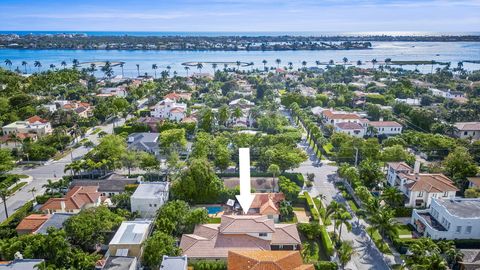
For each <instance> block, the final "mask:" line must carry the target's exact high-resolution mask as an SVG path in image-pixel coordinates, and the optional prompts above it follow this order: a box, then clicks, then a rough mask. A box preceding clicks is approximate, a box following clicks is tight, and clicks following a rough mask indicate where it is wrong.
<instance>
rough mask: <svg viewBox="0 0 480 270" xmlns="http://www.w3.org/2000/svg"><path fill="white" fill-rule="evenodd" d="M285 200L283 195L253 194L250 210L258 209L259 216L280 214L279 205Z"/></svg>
mask: <svg viewBox="0 0 480 270" xmlns="http://www.w3.org/2000/svg"><path fill="white" fill-rule="evenodd" d="M283 200H285V195H284V194H283V193H255V198H254V199H253V202H252V205H251V206H250V208H258V209H260V211H259V214H261V215H273V214H280V210H279V203H280V202H281V201H283Z"/></svg>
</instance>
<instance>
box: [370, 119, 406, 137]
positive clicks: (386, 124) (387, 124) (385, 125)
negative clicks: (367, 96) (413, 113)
mask: <svg viewBox="0 0 480 270" xmlns="http://www.w3.org/2000/svg"><path fill="white" fill-rule="evenodd" d="M367 125H368V126H371V127H374V128H375V130H376V134H377V135H386V136H392V135H398V134H401V133H402V128H403V127H402V125H400V124H399V123H398V122H395V121H383V120H382V119H380V121H369V122H368V123H367Z"/></svg>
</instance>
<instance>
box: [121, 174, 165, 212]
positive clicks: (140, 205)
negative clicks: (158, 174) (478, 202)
mask: <svg viewBox="0 0 480 270" xmlns="http://www.w3.org/2000/svg"><path fill="white" fill-rule="evenodd" d="M169 188H170V183H169V182H141V183H140V184H139V185H138V187H137V189H136V190H135V192H134V193H133V194H132V196H130V204H131V209H132V212H138V214H139V215H140V216H141V217H154V216H155V214H156V213H157V210H158V209H159V208H160V207H161V206H162V205H163V204H164V203H165V202H167V201H168V192H169Z"/></svg>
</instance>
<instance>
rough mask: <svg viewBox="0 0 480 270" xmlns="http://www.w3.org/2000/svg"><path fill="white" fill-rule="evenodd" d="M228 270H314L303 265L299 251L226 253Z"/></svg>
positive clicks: (310, 266)
mask: <svg viewBox="0 0 480 270" xmlns="http://www.w3.org/2000/svg"><path fill="white" fill-rule="evenodd" d="M228 269H229V270H244V269H249V270H314V269H315V268H314V267H313V265H312V264H303V260H302V256H301V255H300V252H299V251H293V250H292V251H286V250H285V251H284V250H278V251H266V250H265V251H253V250H232V251H229V252H228Z"/></svg>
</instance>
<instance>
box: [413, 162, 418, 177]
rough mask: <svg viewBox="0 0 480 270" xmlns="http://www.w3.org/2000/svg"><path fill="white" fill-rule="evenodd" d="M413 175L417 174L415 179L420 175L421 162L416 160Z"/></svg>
mask: <svg viewBox="0 0 480 270" xmlns="http://www.w3.org/2000/svg"><path fill="white" fill-rule="evenodd" d="M413 173H414V174H415V179H418V174H419V173H420V161H418V160H415V166H414V167H413Z"/></svg>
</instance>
